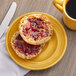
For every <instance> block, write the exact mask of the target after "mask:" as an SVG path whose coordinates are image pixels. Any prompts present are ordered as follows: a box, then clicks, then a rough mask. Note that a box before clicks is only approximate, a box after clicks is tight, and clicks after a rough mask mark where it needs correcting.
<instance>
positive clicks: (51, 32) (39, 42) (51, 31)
mask: <svg viewBox="0 0 76 76" xmlns="http://www.w3.org/2000/svg"><path fill="white" fill-rule="evenodd" d="M29 17H37V18H41V19H43V20H44V21H45V22H48V20H49V19H48V18H47V17H46V16H44V15H41V14H32V15H29V16H25V17H24V18H22V19H21V21H20V25H19V32H20V35H21V36H22V38H23V39H24V40H25V41H26V42H27V43H29V44H32V45H39V44H43V43H45V42H47V41H48V40H49V39H50V38H51V36H52V34H53V28H52V26H51V24H50V25H49V28H48V30H49V35H48V36H47V37H43V38H40V39H38V40H36V41H35V40H34V39H33V38H32V37H30V36H29V35H27V36H24V35H23V26H24V25H25V24H27V18H29ZM50 35H51V36H50Z"/></svg>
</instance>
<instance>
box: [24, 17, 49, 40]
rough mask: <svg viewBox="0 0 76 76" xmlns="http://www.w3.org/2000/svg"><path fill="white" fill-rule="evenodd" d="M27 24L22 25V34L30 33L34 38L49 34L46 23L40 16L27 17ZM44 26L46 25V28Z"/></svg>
mask: <svg viewBox="0 0 76 76" xmlns="http://www.w3.org/2000/svg"><path fill="white" fill-rule="evenodd" d="M27 20H28V23H29V25H25V26H24V27H23V34H24V36H26V35H28V34H29V35H30V36H32V38H33V39H34V40H37V39H38V38H42V37H47V36H48V34H49V31H48V27H47V26H48V23H46V22H44V21H43V20H42V19H41V18H36V17H33V18H28V19H27ZM44 27H47V28H46V29H45V28H44Z"/></svg>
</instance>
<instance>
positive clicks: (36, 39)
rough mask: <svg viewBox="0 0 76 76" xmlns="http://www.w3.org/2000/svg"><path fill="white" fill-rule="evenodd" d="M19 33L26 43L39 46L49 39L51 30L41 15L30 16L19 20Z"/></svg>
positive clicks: (49, 24)
mask: <svg viewBox="0 0 76 76" xmlns="http://www.w3.org/2000/svg"><path fill="white" fill-rule="evenodd" d="M19 33H20V35H21V37H22V38H23V40H24V41H26V42H27V43H29V44H32V45H40V44H43V43H45V42H47V41H48V40H49V39H50V38H51V36H52V34H53V28H52V26H51V23H50V20H49V18H48V17H47V16H45V15H43V14H32V15H28V16H25V17H23V18H22V19H21V21H20V25H19Z"/></svg>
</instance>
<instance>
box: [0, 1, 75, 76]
mask: <svg viewBox="0 0 76 76" xmlns="http://www.w3.org/2000/svg"><path fill="white" fill-rule="evenodd" d="M13 1H16V2H17V10H16V13H15V15H14V17H13V19H12V21H13V20H14V19H16V18H17V17H18V16H20V15H22V14H25V13H28V12H44V13H48V14H50V15H52V16H54V17H55V18H56V19H57V20H59V21H60V23H61V24H62V25H63V27H64V28H65V30H66V33H67V38H68V46H67V49H66V52H65V55H64V57H63V58H62V59H61V61H60V62H58V63H57V64H56V65H55V66H53V67H51V68H49V69H46V70H42V71H30V72H29V73H28V74H26V75H25V76H76V47H75V46H76V31H71V30H69V29H68V28H67V27H66V26H65V24H64V23H63V20H62V14H61V13H60V12H59V11H58V10H57V9H56V8H55V7H54V5H53V3H52V2H53V0H0V10H1V11H0V23H1V21H2V20H3V18H4V16H5V14H6V13H7V11H8V9H9V6H10V5H11V3H12V2H13ZM12 21H11V22H12ZM11 22H10V23H11Z"/></svg>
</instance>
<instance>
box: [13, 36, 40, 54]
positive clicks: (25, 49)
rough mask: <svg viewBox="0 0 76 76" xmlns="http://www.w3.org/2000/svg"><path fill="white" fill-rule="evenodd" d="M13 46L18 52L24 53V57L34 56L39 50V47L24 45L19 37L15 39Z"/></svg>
mask: <svg viewBox="0 0 76 76" xmlns="http://www.w3.org/2000/svg"><path fill="white" fill-rule="evenodd" d="M14 46H15V48H16V49H17V50H18V51H19V52H21V53H24V54H25V55H28V54H29V55H32V54H36V53H38V52H39V50H40V45H30V44H28V43H26V42H25V41H24V40H23V39H22V38H21V36H20V35H18V36H17V37H16V40H15V43H14Z"/></svg>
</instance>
